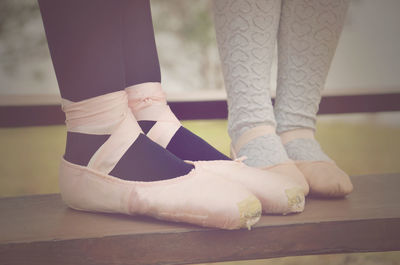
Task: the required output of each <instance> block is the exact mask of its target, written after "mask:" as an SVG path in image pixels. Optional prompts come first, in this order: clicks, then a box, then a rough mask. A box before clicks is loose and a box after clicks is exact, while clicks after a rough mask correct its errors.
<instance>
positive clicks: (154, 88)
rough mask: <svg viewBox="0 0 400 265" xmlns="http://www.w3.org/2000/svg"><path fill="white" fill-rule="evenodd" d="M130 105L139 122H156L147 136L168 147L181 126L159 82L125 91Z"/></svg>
mask: <svg viewBox="0 0 400 265" xmlns="http://www.w3.org/2000/svg"><path fill="white" fill-rule="evenodd" d="M125 91H126V92H127V93H128V104H129V107H130V108H131V110H132V112H133V114H134V116H135V118H136V120H137V121H156V124H155V125H154V126H153V127H152V128H151V129H150V131H149V132H148V133H147V136H148V137H149V138H150V139H151V140H153V141H154V142H156V143H158V144H159V145H161V146H163V147H166V146H167V145H168V143H169V142H170V141H171V139H172V137H173V136H174V134H175V133H176V131H177V130H178V129H179V127H180V126H181V123H180V122H179V120H178V119H177V118H176V117H175V115H174V114H173V112H172V111H171V109H170V107H169V106H168V105H167V100H166V97H165V93H164V91H163V90H162V88H161V84H160V83H157V82H149V83H143V84H139V85H134V86H130V87H128V88H126V89H125Z"/></svg>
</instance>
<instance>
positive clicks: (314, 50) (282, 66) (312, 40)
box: [274, 0, 352, 196]
mask: <svg viewBox="0 0 400 265" xmlns="http://www.w3.org/2000/svg"><path fill="white" fill-rule="evenodd" d="M348 3H349V1H348V0H333V1H326V0H282V15H281V21H280V25H279V33H278V83H277V96H276V104H275V108H274V109H275V117H276V120H277V123H278V127H277V132H278V133H279V134H280V135H281V138H282V141H283V143H284V145H285V149H286V151H287V153H288V155H289V157H290V158H291V159H293V160H296V161H314V162H315V161H326V163H306V164H305V165H304V164H300V165H299V168H300V169H301V171H302V172H303V174H304V175H305V177H306V178H307V180H308V182H309V184H310V188H311V192H313V193H315V194H319V195H332V196H342V195H345V194H347V193H349V192H350V191H351V189H352V186H351V183H350V181H349V179H348V177H347V176H346V175H345V173H344V172H342V171H341V170H340V169H339V168H337V167H336V166H335V165H334V163H332V161H331V160H330V158H329V157H328V156H327V155H326V154H325V153H324V152H323V151H322V150H321V147H320V146H319V144H318V142H317V141H316V140H315V139H314V131H315V122H316V114H317V111H318V106H319V103H320V100H321V91H322V90H323V88H324V85H325V81H326V77H327V75H328V71H329V67H330V64H331V61H332V58H333V55H334V53H335V49H336V46H337V43H338V40H339V36H340V33H341V31H342V28H343V22H344V18H345V14H346V10H347V7H348ZM328 162H329V163H328Z"/></svg>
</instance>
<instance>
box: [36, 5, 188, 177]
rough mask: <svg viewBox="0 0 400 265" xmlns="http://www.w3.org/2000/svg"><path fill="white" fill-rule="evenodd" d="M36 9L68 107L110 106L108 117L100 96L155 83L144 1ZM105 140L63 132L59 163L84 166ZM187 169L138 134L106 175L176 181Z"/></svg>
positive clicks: (156, 72) (155, 68) (101, 135)
mask: <svg viewBox="0 0 400 265" xmlns="http://www.w3.org/2000/svg"><path fill="white" fill-rule="evenodd" d="M39 6H40V10H41V14H42V18H43V24H44V27H45V31H46V35H47V41H48V45H49V49H50V53H51V56H52V60H53V65H54V69H55V72H56V76H57V80H58V83H59V88H60V92H61V96H62V98H63V99H65V100H68V101H70V103H71V102H73V103H75V102H77V101H79V102H91V101H97V100H94V99H93V98H100V99H104V100H98V101H100V102H103V103H102V104H104V106H98V109H99V110H100V109H101V108H103V107H104V108H106V107H107V106H106V105H107V104H110V108H109V109H107V111H109V112H112V111H113V110H114V107H113V106H112V104H114V103H115V102H114V100H113V99H111V100H108V99H106V98H107V97H105V95H111V94H112V93H118V91H123V89H124V88H125V87H126V83H127V82H128V83H129V84H132V83H141V82H149V81H152V82H156V81H159V80H160V74H159V73H160V71H159V65H158V59H157V52H156V49H155V44H154V36H153V28H152V24H151V13H150V6H149V1H148V0H137V1H128V0H124V1H107V0H86V1H79V0H68V1H66V0H39ZM129 25H130V26H129ZM133 37H135V38H136V42H133V41H132V38H133ZM128 48H129V52H126V50H128ZM126 54H129V56H128V57H129V60H126V58H125V56H126ZM136 57H137V58H136ZM128 68H129V69H130V74H129V78H127V75H126V69H128ZM127 80H129V81H127ZM123 93H124V92H123ZM121 104H123V102H122V103H121ZM125 104H127V103H126V102H125ZM86 105H87V104H86ZM86 105H85V104H83V103H82V106H86ZM115 107H116V108H117V107H118V106H117V105H116V106H115ZM67 109H68V108H67ZM91 115H93V116H94V115H95V114H93V113H92V114H91ZM96 115H100V114H99V113H97V114H96ZM67 119H68V117H67ZM67 122H68V120H67ZM135 123H136V121H135ZM139 130H140V129H139ZM109 138H110V133H95V134H93V133H82V132H78V131H76V130H75V131H68V134H67V144H66V152H65V159H66V160H67V161H69V162H71V163H74V164H78V165H82V166H86V165H88V163H89V162H90V159H91V157H92V156H93V155H94V154H95V152H96V151H97V150H98V149H99V148H100V147H101V146H102V145H103V144H104V143H105V142H106V141H107V140H108V139H109ZM155 165H157V166H155ZM133 169H134V170H133ZM191 169H192V166H190V165H188V164H186V163H184V162H183V161H182V160H180V159H178V158H177V157H175V156H174V155H172V154H171V153H169V152H167V151H165V149H163V148H161V147H159V145H157V144H155V143H154V142H152V141H151V140H150V139H148V138H147V137H145V136H144V135H143V134H140V135H139V137H138V138H137V140H136V141H135V142H134V143H132V145H131V146H130V147H129V148H128V149H127V150H126V152H125V153H124V155H123V156H122V158H121V159H120V160H119V162H118V163H117V164H116V165H115V167H113V169H112V171H111V172H110V174H112V175H113V176H117V177H121V178H125V179H129V180H143V181H153V180H159V179H167V178H173V177H177V176H181V175H184V174H186V173H188V172H189V171H190V170H191Z"/></svg>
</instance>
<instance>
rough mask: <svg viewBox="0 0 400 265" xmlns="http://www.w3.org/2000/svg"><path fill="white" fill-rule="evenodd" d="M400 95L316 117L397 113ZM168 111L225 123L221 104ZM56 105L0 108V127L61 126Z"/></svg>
mask: <svg viewBox="0 0 400 265" xmlns="http://www.w3.org/2000/svg"><path fill="white" fill-rule="evenodd" d="M399 102H400V93H385V94H370V95H344V96H325V97H323V98H322V100H321V104H320V108H319V112H318V114H340V113H365V112H382V111H400V104H399ZM169 104H170V107H171V109H172V111H173V112H174V113H175V114H176V116H177V117H178V119H180V120H198V119H226V118H227V116H228V110H227V103H226V101H225V100H216V101H177V102H175V101H172V102H169ZM64 120H65V115H64V113H63V112H62V110H61V108H60V106H59V105H42V106H0V127H20V126H43V125H58V124H64Z"/></svg>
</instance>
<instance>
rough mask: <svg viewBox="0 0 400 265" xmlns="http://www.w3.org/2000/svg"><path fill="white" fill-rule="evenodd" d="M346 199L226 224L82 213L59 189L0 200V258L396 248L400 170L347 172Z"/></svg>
mask: <svg viewBox="0 0 400 265" xmlns="http://www.w3.org/2000/svg"><path fill="white" fill-rule="evenodd" d="M352 180H353V183H354V185H355V190H354V192H353V193H352V194H351V195H350V196H349V197H348V198H346V199H339V200H324V199H312V198H309V199H307V204H306V209H305V211H304V212H303V213H301V214H295V215H288V216H263V217H262V219H261V220H260V222H259V223H258V224H257V225H256V226H255V227H254V228H253V229H252V230H251V231H247V230H239V231H223V230H217V229H206V228H201V227H196V226H191V225H186V224H176V223H168V222H162V221H157V220H154V219H151V218H146V217H130V216H123V215H112V214H94V213H83V212H78V211H74V210H71V209H69V208H67V207H66V206H65V205H64V204H63V203H62V201H61V198H60V196H59V195H58V194H51V195H38V196H26V197H16V198H3V199H0V215H1V217H0V264H5V265H6V264H7V265H12V264H40V265H44V264H73V265H80V264H85V265H89V264H107V265H111V264H118V265H123V264H188V263H200V262H216V261H229V260H244V259H262V258H272V257H282V256H296V255H309V254H323V253H344V252H368V251H392V250H400V192H399V189H400V174H386V175H367V176H357V177H352Z"/></svg>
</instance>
